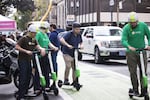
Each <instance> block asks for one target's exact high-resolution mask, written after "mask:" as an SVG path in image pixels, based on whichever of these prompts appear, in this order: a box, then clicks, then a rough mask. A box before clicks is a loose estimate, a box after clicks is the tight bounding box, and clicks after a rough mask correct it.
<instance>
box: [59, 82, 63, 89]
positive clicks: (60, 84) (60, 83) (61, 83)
mask: <svg viewBox="0 0 150 100" xmlns="http://www.w3.org/2000/svg"><path fill="white" fill-rule="evenodd" d="M62 85H63V81H62V80H59V81H58V87H59V88H61V87H62Z"/></svg>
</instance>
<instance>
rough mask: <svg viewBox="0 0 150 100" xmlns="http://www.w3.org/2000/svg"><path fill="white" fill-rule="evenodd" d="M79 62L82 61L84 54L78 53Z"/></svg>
mask: <svg viewBox="0 0 150 100" xmlns="http://www.w3.org/2000/svg"><path fill="white" fill-rule="evenodd" d="M78 60H80V61H81V60H82V53H81V52H78Z"/></svg>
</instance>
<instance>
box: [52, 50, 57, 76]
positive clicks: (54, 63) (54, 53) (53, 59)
mask: <svg viewBox="0 0 150 100" xmlns="http://www.w3.org/2000/svg"><path fill="white" fill-rule="evenodd" d="M57 53H58V52H52V63H53V69H54V72H56V74H58V64H57Z"/></svg>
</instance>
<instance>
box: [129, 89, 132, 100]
mask: <svg viewBox="0 0 150 100" xmlns="http://www.w3.org/2000/svg"><path fill="white" fill-rule="evenodd" d="M131 94H133V89H129V97H130V98H133V95H131Z"/></svg>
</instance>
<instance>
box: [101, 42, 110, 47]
mask: <svg viewBox="0 0 150 100" xmlns="http://www.w3.org/2000/svg"><path fill="white" fill-rule="evenodd" d="M101 46H102V47H106V48H109V42H108V41H102V42H101Z"/></svg>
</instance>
